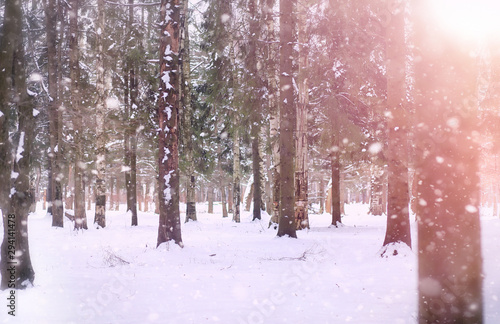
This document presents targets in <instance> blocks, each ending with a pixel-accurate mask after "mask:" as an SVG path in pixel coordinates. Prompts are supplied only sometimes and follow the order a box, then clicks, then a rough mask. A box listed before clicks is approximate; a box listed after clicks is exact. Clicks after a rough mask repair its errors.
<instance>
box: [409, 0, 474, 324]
mask: <svg viewBox="0 0 500 324" xmlns="http://www.w3.org/2000/svg"><path fill="white" fill-rule="evenodd" d="M431 3H432V1H430V0H427V1H413V4H414V8H413V11H412V13H413V14H414V15H415V38H416V39H415V45H416V49H417V50H418V53H419V54H418V55H419V59H418V60H415V89H416V90H417V91H418V96H417V98H416V102H417V107H418V109H416V114H417V115H416V117H417V120H416V124H417V125H418V127H416V136H415V139H416V150H417V151H416V156H417V157H418V160H417V163H416V170H417V179H418V184H419V187H418V211H417V221H418V249H417V251H418V265H419V266H418V280H419V286H418V287H419V315H418V320H419V323H422V324H423V323H483V297H482V296H483V294H482V282H483V274H482V256H481V236H480V221H479V208H480V206H479V204H480V182H479V156H480V154H479V152H480V147H479V143H480V141H479V134H480V128H479V125H478V124H479V123H478V118H477V114H478V104H477V103H478V97H477V96H478V91H477V87H476V82H477V77H478V74H477V65H476V58H475V57H474V56H472V55H471V51H473V48H471V46H470V43H467V42H460V40H459V39H453V40H450V38H449V37H450V34H449V32H448V31H445V30H442V29H440V28H439V27H437V26H436V24H437V22H436V21H435V20H434V19H433V16H432V15H430V14H429V12H430V9H429V8H430V7H431V6H432V4H431ZM431 44H432V45H431ZM444 99H446V100H444ZM436 139H439V140H436Z"/></svg>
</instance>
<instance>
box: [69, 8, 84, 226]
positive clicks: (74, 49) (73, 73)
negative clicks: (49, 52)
mask: <svg viewBox="0 0 500 324" xmlns="http://www.w3.org/2000/svg"><path fill="white" fill-rule="evenodd" d="M70 3H71V10H70V11H69V68H70V75H69V77H70V79H71V98H70V102H71V113H72V118H73V130H74V142H73V151H74V162H75V166H74V172H75V230H80V229H87V215H86V212H85V187H84V180H83V176H84V171H85V168H86V165H85V162H84V161H83V138H84V137H83V112H82V107H81V103H80V100H81V95H80V86H79V79H80V66H79V64H80V63H79V56H80V53H79V52H80V51H79V46H78V35H79V32H78V10H79V4H80V0H71V2H70Z"/></svg>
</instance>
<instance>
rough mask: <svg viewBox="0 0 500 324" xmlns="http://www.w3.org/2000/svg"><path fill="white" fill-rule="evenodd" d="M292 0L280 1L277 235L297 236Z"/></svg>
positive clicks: (293, 3)
mask: <svg viewBox="0 0 500 324" xmlns="http://www.w3.org/2000/svg"><path fill="white" fill-rule="evenodd" d="M294 8H295V0H280V10H281V17H280V45H281V47H280V86H281V92H280V101H279V102H280V105H281V106H280V123H281V127H280V189H281V190H280V217H279V223H278V236H285V235H286V236H290V237H297V234H296V224H295V211H294V206H295V201H294V200H295V190H294V173H295V161H294V160H295V141H294V136H293V133H294V129H295V123H296V118H295V113H296V111H295V98H294V91H293V81H292V58H293V40H294V37H293V32H294V30H295V28H294V21H295V19H294Z"/></svg>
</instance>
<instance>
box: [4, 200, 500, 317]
mask: <svg viewBox="0 0 500 324" xmlns="http://www.w3.org/2000/svg"><path fill="white" fill-rule="evenodd" d="M123 207H124V206H122V209H123ZM39 210H40V209H39ZM197 211H198V221H197V222H191V223H188V224H182V235H183V241H184V244H185V247H184V248H183V249H181V248H180V247H178V246H176V245H174V244H170V245H162V246H161V247H160V248H158V249H157V248H156V238H157V230H158V215H155V214H153V213H144V212H139V226H137V227H131V226H130V216H129V215H127V214H126V213H124V211H123V210H121V211H109V212H108V213H107V224H108V226H107V227H106V228H105V229H99V230H97V229H95V228H93V227H92V226H90V227H91V228H90V229H89V230H88V231H84V232H75V231H73V224H72V223H71V222H70V221H69V220H68V219H66V218H65V222H66V223H65V226H64V228H62V229H61V228H59V229H56V228H52V227H51V220H50V218H49V217H47V216H46V213H45V211H43V210H40V211H39V212H37V213H35V214H32V215H31V216H30V217H29V238H30V250H31V258H32V262H33V267H34V269H35V272H36V278H35V286H34V287H32V288H29V289H27V290H25V291H19V292H18V293H17V296H16V316H15V317H12V316H9V315H7V312H8V310H9V309H8V308H7V307H6V304H7V303H6V298H7V297H8V292H7V291H4V292H0V300H1V301H2V302H0V314H1V315H0V323H38V324H42V323H50V324H58V323H64V324H68V323H110V324H115V323H131V324H135V323H179V324H183V323H196V324H199V323H222V324H239V323H315V324H319V323H360V324H368V323H384V324H387V323H389V324H390V323H416V319H417V286H416V282H417V280H416V279H417V264H416V255H415V253H414V252H412V251H411V250H410V249H408V248H406V249H405V248H404V247H402V248H400V249H399V254H398V255H397V256H392V257H389V258H382V257H380V249H381V246H382V243H383V239H384V234H385V222H386V218H385V217H384V216H381V217H375V216H369V215H367V211H368V207H367V206H366V205H346V216H345V217H343V219H342V221H343V223H344V226H342V227H339V228H330V227H329V224H330V221H331V218H330V215H328V214H323V215H310V225H311V228H310V229H309V230H304V231H300V232H298V239H290V238H277V237H276V230H275V229H273V228H268V221H269V216H268V215H266V214H265V213H264V214H263V219H262V221H256V222H251V213H250V212H243V215H242V220H241V223H240V224H235V223H233V222H232V221H231V217H229V218H226V219H223V218H222V217H221V212H220V205H216V206H215V212H216V213H215V214H208V213H207V206H206V205H205V204H199V205H198V206H197ZM87 214H88V219H89V224H92V220H93V212H90V211H88V212H87ZM230 216H231V215H230ZM182 218H183V219H184V213H182ZM413 225H415V224H412V226H413ZM415 229H416V228H415V226H413V229H412V234H413V238H414V239H413V246H416V231H415ZM1 233H3V231H2V232H1ZM499 233H500V219H497V218H493V217H491V216H488V210H484V211H483V216H482V234H483V257H484V273H485V280H484V301H485V307H484V309H485V314H486V321H485V322H486V323H491V324H494V323H500V301H499V298H500V253H498V251H500V239H499V237H500V235H499Z"/></svg>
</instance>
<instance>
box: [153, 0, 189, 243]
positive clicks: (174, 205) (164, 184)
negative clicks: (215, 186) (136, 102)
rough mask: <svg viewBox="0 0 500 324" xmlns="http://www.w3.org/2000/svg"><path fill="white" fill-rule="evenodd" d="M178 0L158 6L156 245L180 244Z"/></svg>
mask: <svg viewBox="0 0 500 324" xmlns="http://www.w3.org/2000/svg"><path fill="white" fill-rule="evenodd" d="M180 10H181V4H180V1H179V0H162V1H161V6H160V22H161V35H160V89H159V92H160V98H159V107H158V113H159V116H158V119H159V123H160V132H159V135H158V139H159V189H160V190H159V203H160V222H159V226H158V242H157V245H158V246H159V245H160V244H162V243H164V242H168V241H171V240H172V241H174V242H175V243H176V244H178V245H180V246H181V247H182V246H183V243H182V237H181V224H180V211H179V108H180V107H179V106H180V100H179V99H180V98H179V89H177V88H176V87H177V86H178V84H179V77H180V75H179V74H180V70H179V68H180V66H179V51H180V33H179V29H180V23H181V21H180Z"/></svg>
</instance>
